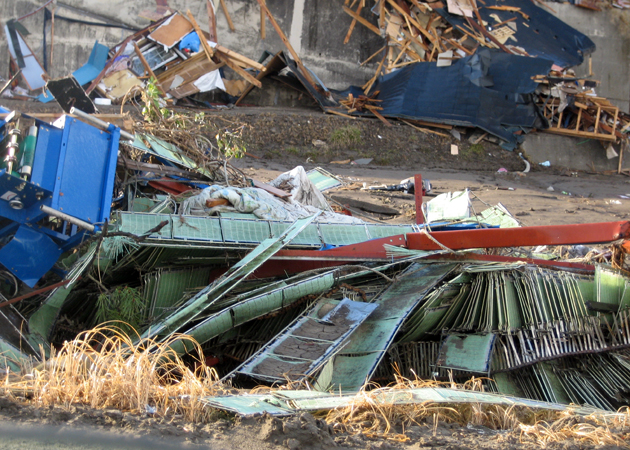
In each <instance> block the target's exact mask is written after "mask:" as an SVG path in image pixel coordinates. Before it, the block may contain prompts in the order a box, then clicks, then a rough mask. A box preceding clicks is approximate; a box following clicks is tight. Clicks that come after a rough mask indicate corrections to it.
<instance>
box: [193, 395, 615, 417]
mask: <svg viewBox="0 0 630 450" xmlns="http://www.w3.org/2000/svg"><path fill="white" fill-rule="evenodd" d="M369 399H370V402H371V403H372V404H373V405H374V407H375V408H377V409H378V408H379V407H380V406H381V405H383V406H386V405H387V406H389V405H392V404H395V405H413V404H416V405H420V404H423V403H428V404H431V403H441V404H468V403H483V404H490V405H503V406H508V407H510V406H520V407H525V408H532V409H537V410H550V411H566V410H568V409H569V408H570V409H571V412H572V413H574V414H578V415H583V416H586V415H589V414H594V413H600V414H601V413H604V412H605V411H601V410H597V409H593V408H585V407H576V406H574V405H572V406H567V405H560V404H557V403H549V402H541V401H536V400H530V399H526V398H519V397H512V396H508V395H501V394H490V393H486V392H479V391H466V390H459V389H448V388H415V389H386V390H376V391H372V392H370V393H369ZM201 401H202V402H203V403H204V404H205V405H206V406H208V407H212V408H219V409H223V410H227V411H230V412H234V413H237V414H241V415H255V414H256V415H257V414H263V413H265V412H267V413H269V414H272V415H276V416H286V415H291V414H298V413H301V412H303V411H311V412H315V411H326V410H331V409H338V408H345V407H349V406H351V405H353V404H354V403H355V402H356V401H357V397H356V395H354V394H352V395H338V394H335V393H332V394H323V393H321V392H316V391H287V390H282V391H275V392H272V393H269V394H247V395H230V396H217V397H203V398H201ZM618 417H619V418H623V416H622V415H621V414H620V415H619V416H618Z"/></svg>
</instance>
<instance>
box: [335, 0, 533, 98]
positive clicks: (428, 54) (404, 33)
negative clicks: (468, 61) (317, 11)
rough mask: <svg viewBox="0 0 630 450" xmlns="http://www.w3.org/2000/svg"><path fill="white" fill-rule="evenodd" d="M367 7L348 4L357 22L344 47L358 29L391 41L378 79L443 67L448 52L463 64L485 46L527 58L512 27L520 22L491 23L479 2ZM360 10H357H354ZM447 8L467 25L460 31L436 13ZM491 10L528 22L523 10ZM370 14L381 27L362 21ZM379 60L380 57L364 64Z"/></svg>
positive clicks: (388, 1)
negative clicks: (435, 64) (409, 68)
mask: <svg viewBox="0 0 630 450" xmlns="http://www.w3.org/2000/svg"><path fill="white" fill-rule="evenodd" d="M365 3H366V0H358V1H357V0H355V1H354V2H345V4H344V5H343V6H342V8H343V11H344V12H345V13H346V14H348V15H349V16H351V17H352V23H351V24H350V27H349V29H348V32H347V34H346V37H345V40H344V43H347V42H348V41H349V40H350V37H351V35H352V32H353V30H354V29H355V27H356V25H357V23H359V24H361V25H363V26H364V27H366V28H367V29H368V30H370V31H372V32H374V33H375V34H378V35H379V36H384V37H385V38H386V39H387V46H386V47H387V48H386V51H385V56H384V57H383V58H384V59H383V63H382V64H381V65H379V68H378V70H377V72H376V74H375V75H374V79H376V78H378V77H379V76H380V75H382V74H383V73H390V72H391V71H393V70H396V69H398V68H400V67H404V66H406V65H409V64H412V63H415V62H431V61H438V58H440V55H444V54H445V53H447V52H452V56H450V57H449V58H450V60H451V61H452V60H456V59H459V58H463V57H465V56H468V55H472V54H473V53H474V52H475V50H476V49H477V47H479V46H484V47H490V48H500V49H502V50H503V51H507V52H508V53H516V54H519V55H527V53H526V52H525V51H524V50H523V49H521V48H518V47H516V43H517V41H516V39H515V38H514V37H513V35H514V34H515V31H514V29H513V28H512V27H511V26H510V25H509V24H510V22H513V21H514V20H515V19H516V17H512V18H509V19H507V20H500V19H495V21H496V23H486V22H484V21H483V20H482V19H481V16H480V15H479V9H478V8H485V7H486V6H485V5H483V2H481V1H480V2H479V3H481V4H482V5H481V6H479V7H478V6H477V2H476V1H475V0H448V1H447V0H443V1H442V2H437V3H435V2H434V3H424V2H419V1H418V0H375V1H374V3H375V4H374V6H373V7H371V6H369V5H366V4H365ZM355 4H356V9H353V8H354V6H355ZM443 6H447V7H448V12H449V13H451V14H457V15H460V16H462V17H463V18H464V19H465V21H466V23H465V24H464V25H463V26H455V27H453V26H451V25H449V24H448V23H447V22H446V21H445V20H444V19H442V17H441V16H440V15H439V14H438V13H437V12H435V11H434V9H433V8H441V7H443ZM488 8H489V9H496V10H500V11H508V12H510V13H513V14H514V15H515V16H516V15H519V14H520V15H521V16H522V17H523V18H524V19H528V16H527V15H526V14H525V13H523V12H522V11H521V10H520V8H516V7H508V6H496V7H494V6H493V7H488ZM365 10H371V11H372V12H374V13H375V14H377V16H378V19H377V21H376V22H377V23H376V24H375V23H374V21H370V20H368V19H366V15H365V14H364V15H361V13H362V11H365ZM495 16H496V14H495ZM367 17H369V15H368V16H367ZM496 17H498V16H496ZM488 26H492V28H493V29H494V31H488V29H487V27H488ZM379 53H380V52H379ZM374 57H376V54H375V55H372V56H370V58H368V60H366V61H364V62H363V63H362V64H365V63H366V62H368V61H369V60H372V59H373V58H374ZM442 59H444V56H442ZM372 84H373V83H372ZM367 92H368V90H366V93H367Z"/></svg>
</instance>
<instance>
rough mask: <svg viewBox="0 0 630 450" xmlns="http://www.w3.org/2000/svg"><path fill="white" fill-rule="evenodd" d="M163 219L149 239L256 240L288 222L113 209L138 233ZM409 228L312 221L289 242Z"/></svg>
mask: <svg viewBox="0 0 630 450" xmlns="http://www.w3.org/2000/svg"><path fill="white" fill-rule="evenodd" d="M163 220H167V221H168V222H169V224H168V225H167V226H166V227H164V228H163V229H162V230H161V231H160V232H159V233H154V234H152V235H151V236H150V239H157V240H175V241H183V242H195V241H197V242H206V243H210V242H216V243H223V242H225V243H246V244H257V243H260V242H262V241H264V240H265V239H268V238H270V237H278V236H280V235H281V234H282V233H283V232H284V231H285V230H286V229H287V228H288V227H289V226H290V225H291V223H289V222H278V221H270V220H261V219H255V220H250V219H249V218H246V217H242V216H239V215H236V214H232V215H229V216H222V217H220V218H219V217H199V216H172V215H168V214H148V213H132V212H117V213H116V220H115V223H116V224H117V226H118V231H124V232H127V233H132V234H137V235H142V234H144V233H145V232H146V231H148V230H150V229H152V228H154V227H155V226H157V225H158V224H159V223H160V222H161V221H163ZM413 231H414V229H413V227H411V226H409V225H377V224H332V223H313V224H311V225H309V226H308V227H306V228H305V229H304V230H303V231H302V232H301V233H300V234H299V235H298V236H297V237H296V238H294V239H293V241H292V242H291V243H290V244H291V245H293V246H308V247H319V246H321V245H322V244H324V243H325V244H329V245H349V244H356V243H359V242H364V241H366V240H369V239H375V238H382V237H388V236H395V235H399V234H405V233H411V232H413Z"/></svg>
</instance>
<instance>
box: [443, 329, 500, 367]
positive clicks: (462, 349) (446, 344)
mask: <svg viewBox="0 0 630 450" xmlns="http://www.w3.org/2000/svg"><path fill="white" fill-rule="evenodd" d="M495 339H496V335H494V334H491V333H489V334H451V335H448V336H446V337H445V339H444V341H443V342H442V346H441V347H440V355H439V356H438V360H437V363H436V364H437V366H439V367H444V368H447V369H456V370H463V371H466V372H475V373H488V371H489V370H490V359H491V357H492V349H493V346H494V341H495Z"/></svg>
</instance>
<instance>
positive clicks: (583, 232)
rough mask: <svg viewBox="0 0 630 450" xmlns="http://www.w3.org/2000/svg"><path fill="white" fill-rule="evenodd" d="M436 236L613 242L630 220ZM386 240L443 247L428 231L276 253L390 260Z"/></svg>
mask: <svg viewBox="0 0 630 450" xmlns="http://www.w3.org/2000/svg"><path fill="white" fill-rule="evenodd" d="M431 236H432V237H433V239H435V240H436V241H438V242H439V243H441V244H442V245H443V246H445V247H447V248H449V249H451V250H466V249H471V248H495V247H534V246H537V245H575V244H596V243H605V242H612V241H615V240H617V239H624V238H628V237H629V236H630V222H627V221H621V222H604V223H587V224H576V225H549V226H538V227H520V228H485V229H480V230H479V229H477V230H457V231H435V232H433V233H431ZM385 244H389V245H393V246H397V247H405V248H409V249H412V250H441V249H442V248H441V247H440V246H439V245H438V244H437V243H435V242H434V241H433V240H431V239H430V238H429V237H428V236H427V235H426V234H424V233H409V234H407V235H404V234H399V235H396V236H390V237H386V238H381V239H373V240H370V241H365V242H359V243H358V244H352V245H344V246H343V247H337V248H333V249H330V250H321V251H319V250H281V251H279V252H278V253H277V254H276V257H280V258H282V259H291V260H306V259H311V258H312V259H316V260H327V261H334V260H338V261H344V262H351V261H366V260H389V259H391V257H388V256H387V252H386V250H385V248H384V245H385Z"/></svg>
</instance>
